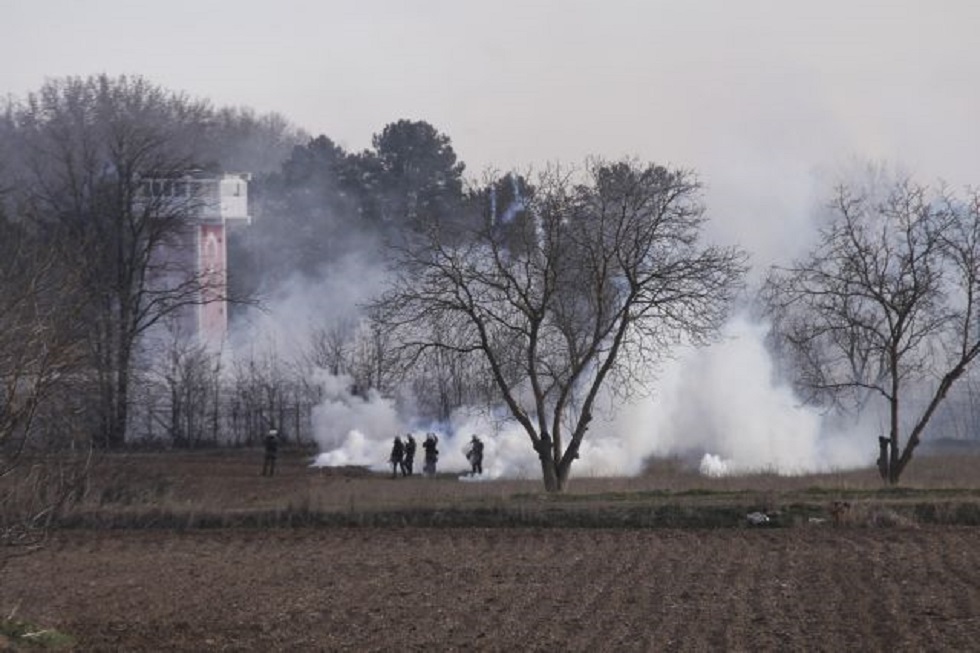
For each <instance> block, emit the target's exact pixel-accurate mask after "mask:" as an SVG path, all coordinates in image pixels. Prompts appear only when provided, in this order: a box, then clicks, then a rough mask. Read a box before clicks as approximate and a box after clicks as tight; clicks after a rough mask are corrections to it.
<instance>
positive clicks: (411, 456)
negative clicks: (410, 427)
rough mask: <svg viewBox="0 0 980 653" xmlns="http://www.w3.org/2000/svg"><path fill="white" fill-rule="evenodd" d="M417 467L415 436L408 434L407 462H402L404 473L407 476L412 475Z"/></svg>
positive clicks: (406, 443) (406, 445)
mask: <svg viewBox="0 0 980 653" xmlns="http://www.w3.org/2000/svg"><path fill="white" fill-rule="evenodd" d="M414 467H415V438H413V437H412V434H411V433H409V434H408V439H407V440H406V442H405V462H404V463H402V474H403V475H405V476H411V475H412V473H413V472H414Z"/></svg>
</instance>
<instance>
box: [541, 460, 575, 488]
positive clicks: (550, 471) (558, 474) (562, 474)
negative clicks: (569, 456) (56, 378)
mask: <svg viewBox="0 0 980 653" xmlns="http://www.w3.org/2000/svg"><path fill="white" fill-rule="evenodd" d="M540 459H541V478H542V479H543V480H544V489H545V491H546V492H549V493H561V492H564V491H565V487H566V486H567V485H568V472H569V469H568V468H567V467H566V468H562V466H561V465H558V464H556V463H555V462H554V461H553V460H551V457H550V456H547V457H546V456H542V457H540Z"/></svg>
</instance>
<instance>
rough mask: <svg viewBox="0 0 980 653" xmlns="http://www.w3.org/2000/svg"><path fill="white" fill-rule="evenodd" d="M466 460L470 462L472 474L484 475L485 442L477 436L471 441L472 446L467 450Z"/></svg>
mask: <svg viewBox="0 0 980 653" xmlns="http://www.w3.org/2000/svg"><path fill="white" fill-rule="evenodd" d="M466 459H467V460H469V461H470V468H471V472H470V473H471V474H473V475H474V476H475V475H476V474H482V473H483V440H481V439H480V438H478V437H477V436H476V435H474V436H473V438H472V439H471V440H470V445H469V447H468V448H467V449H466Z"/></svg>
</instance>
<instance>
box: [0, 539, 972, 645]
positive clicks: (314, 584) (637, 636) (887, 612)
mask: <svg viewBox="0 0 980 653" xmlns="http://www.w3.org/2000/svg"><path fill="white" fill-rule="evenodd" d="M0 583H2V585H0V611H2V612H3V615H4V616H6V615H9V614H11V612H12V611H14V610H15V609H16V613H17V615H18V616H19V617H23V618H25V619H31V620H33V621H34V622H36V623H40V624H42V625H44V626H47V627H52V628H57V629H60V630H62V631H64V632H67V633H69V634H72V635H74V636H75V637H76V638H77V641H78V649H79V650H125V651H141V650H142V651H162V650H188V651H191V650H250V651H251V650H255V651H271V650H279V651H299V650H356V651H363V650H394V649H406V650H508V651H513V650H562V651H605V650H608V651H630V650H753V651H754V650H826V651H846V650H859V651H875V650H882V651H884V650H889V651H901V650H971V649H972V650H975V648H976V646H977V642H978V641H980V531H978V530H977V529H976V528H956V527H921V528H889V529H873V528H833V527H829V526H819V527H818V526H814V527H805V528H794V529H772V530H751V529H747V528H740V529H722V530H711V531H697V530H689V531H679V530H655V531H654V530H580V529H532V528H498V529H471V528H460V529H451V528H417V529H416V528H413V529H398V528H389V529H373V528H360V529H358V528H322V529H302V530H291V529H271V530H248V529H238V530H198V531H188V532H183V533H177V532H165V531H119V532H93V531H62V532H58V533H55V535H54V536H53V538H52V539H51V540H50V541H49V543H48V545H47V546H46V547H45V548H44V549H42V550H41V551H38V552H36V553H34V554H32V555H28V556H25V557H21V558H16V559H13V560H11V561H10V563H9V565H8V566H7V568H6V569H5V570H4V571H3V573H2V576H0Z"/></svg>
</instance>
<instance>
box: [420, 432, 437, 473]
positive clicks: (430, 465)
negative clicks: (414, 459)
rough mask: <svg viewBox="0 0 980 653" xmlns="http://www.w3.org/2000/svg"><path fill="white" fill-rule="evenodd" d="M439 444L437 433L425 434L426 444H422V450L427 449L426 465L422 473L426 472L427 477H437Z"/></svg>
mask: <svg viewBox="0 0 980 653" xmlns="http://www.w3.org/2000/svg"><path fill="white" fill-rule="evenodd" d="M437 444H439V438H437V437H436V434H435V433H426V434H425V442H423V443H422V448H423V449H425V465H424V467H423V468H422V471H423V472H425V475H426V476H435V474H436V462H438V461H439V449H438V448H437V447H436V445H437Z"/></svg>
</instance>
